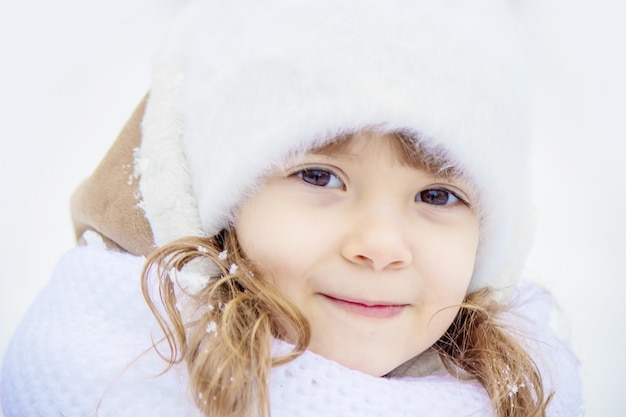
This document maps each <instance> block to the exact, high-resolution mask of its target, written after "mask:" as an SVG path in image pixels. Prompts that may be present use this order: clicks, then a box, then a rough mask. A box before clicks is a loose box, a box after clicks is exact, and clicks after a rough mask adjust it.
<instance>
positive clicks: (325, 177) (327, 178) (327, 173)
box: [293, 167, 346, 190]
mask: <svg viewBox="0 0 626 417" xmlns="http://www.w3.org/2000/svg"><path fill="white" fill-rule="evenodd" d="M310 173H315V176H316V177H317V178H316V179H317V180H320V178H321V182H325V183H324V184H316V183H315V182H312V181H307V180H306V179H305V175H307V174H310ZM293 175H295V176H297V177H299V178H300V179H301V180H302V181H304V182H305V183H307V184H310V185H312V186H314V187H325V188H326V187H328V188H341V189H343V190H345V188H346V185H345V184H344V182H343V181H342V180H341V178H339V176H338V175H336V174H335V173H333V172H332V171H331V170H329V169H323V168H315V167H311V168H305V169H301V170H299V171H296V172H294V173H293ZM333 178H335V181H334V182H339V184H334V185H329V184H330V183H331V182H333Z"/></svg>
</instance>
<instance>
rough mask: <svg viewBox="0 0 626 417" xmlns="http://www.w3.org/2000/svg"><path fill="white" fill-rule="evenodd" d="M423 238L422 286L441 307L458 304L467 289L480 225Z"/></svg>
mask: <svg viewBox="0 0 626 417" xmlns="http://www.w3.org/2000/svg"><path fill="white" fill-rule="evenodd" d="M439 232H440V233H438V234H433V235H432V236H434V237H433V238H431V239H426V240H424V241H422V242H421V244H420V248H419V249H418V252H417V253H418V257H419V260H418V262H419V264H420V265H421V270H422V276H423V277H424V280H423V281H422V283H421V285H422V288H421V290H422V291H423V292H424V293H428V294H429V297H428V300H430V303H431V304H432V305H438V306H439V307H440V308H443V307H447V306H451V305H458V304H459V303H461V302H462V301H463V299H464V297H465V295H466V293H467V288H468V286H469V283H470V281H471V278H472V273H473V270H474V264H475V261H476V252H477V249H478V236H479V232H478V226H477V225H476V224H473V223H468V224H467V226H466V227H463V228H456V229H450V230H449V231H441V230H440V231H439Z"/></svg>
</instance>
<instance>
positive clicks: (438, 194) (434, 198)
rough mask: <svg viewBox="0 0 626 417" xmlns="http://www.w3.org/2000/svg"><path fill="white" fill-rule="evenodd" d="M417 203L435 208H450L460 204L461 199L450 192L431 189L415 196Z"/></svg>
mask: <svg viewBox="0 0 626 417" xmlns="http://www.w3.org/2000/svg"><path fill="white" fill-rule="evenodd" d="M415 201H421V202H423V203H426V204H432V205H434V206H448V205H451V204H455V203H457V202H459V201H460V199H459V198H458V197H457V196H456V195H454V194H453V193H452V192H450V191H448V190H440V189H430V190H424V191H421V192H419V193H418V194H417V196H415Z"/></svg>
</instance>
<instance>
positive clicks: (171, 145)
mask: <svg viewBox="0 0 626 417" xmlns="http://www.w3.org/2000/svg"><path fill="white" fill-rule="evenodd" d="M509 6H510V5H509V4H508V2H505V1H502V0H479V1H474V2H461V1H457V0H441V1H421V0H411V1H409V0H385V1H383V0H346V1H341V2H330V1H308V0H302V1H286V0H260V1H238V2H231V1H217V0H211V1H208V0H207V1H201V2H196V3H195V4H193V5H192V6H191V7H190V8H189V9H188V11H187V15H186V17H185V18H184V19H182V20H181V22H180V23H179V25H178V28H177V29H175V30H174V32H173V34H172V35H171V36H170V38H169V40H168V41H167V42H166V43H165V46H164V48H163V49H162V50H161V52H160V53H159V56H158V57H157V59H156V60H155V76H154V83H153V89H152V91H151V95H150V100H149V105H148V108H147V112H146V117H145V121H144V124H143V128H144V138H143V142H144V143H143V145H142V150H141V153H142V157H141V158H140V163H141V164H145V165H143V169H141V170H140V171H141V174H142V177H141V191H142V194H143V198H144V209H145V211H146V214H147V218H148V220H149V221H150V223H151V226H152V228H153V231H154V234H155V238H156V241H157V242H156V243H157V244H159V245H161V244H164V243H167V242H168V241H170V240H172V239H173V238H176V237H182V236H186V235H201V236H211V235H213V234H215V233H217V232H218V231H219V230H220V229H222V228H224V227H225V226H227V225H228V224H230V223H232V221H233V219H234V217H235V215H236V211H237V207H238V204H240V203H241V202H242V201H243V200H244V199H245V198H247V197H248V196H250V195H252V193H253V192H254V189H255V187H256V186H257V185H258V182H259V180H260V179H261V178H262V177H263V175H264V174H266V173H267V172H268V171H269V170H271V169H272V168H274V167H278V166H280V165H281V163H283V161H284V160H285V158H287V157H288V155H290V154H292V153H294V152H303V151H306V150H307V149H311V148H312V147H314V146H317V145H321V144H323V143H325V142H327V141H329V140H332V139H333V138H335V137H336V136H337V135H340V134H345V133H350V132H355V131H359V130H362V129H374V130H377V131H380V132H389V131H397V130H401V131H404V132H408V133H411V134H413V135H414V136H415V137H416V138H417V139H418V140H419V141H420V142H421V143H422V144H424V145H425V146H426V147H427V148H429V149H430V150H432V151H433V152H435V153H438V154H441V155H444V156H445V157H447V158H448V159H449V160H450V161H451V162H452V163H454V164H455V165H456V166H458V167H459V168H460V170H461V171H462V172H463V174H464V175H466V176H467V178H469V179H470V181H471V182H472V183H473V185H474V186H475V187H476V189H477V193H478V196H479V199H478V200H479V201H478V204H477V210H478V211H479V213H480V216H481V221H482V223H481V243H480V248H479V253H478V256H477V262H476V267H475V271H474V275H473V278H472V282H471V284H470V288H469V291H470V292H471V291H475V290H477V289H480V288H483V287H485V286H492V287H496V288H506V287H509V286H511V285H512V284H513V283H514V282H515V280H517V279H518V277H519V273H520V270H521V265H522V263H523V261H524V259H525V255H526V252H527V249H528V245H529V239H528V237H529V236H528V230H529V227H528V220H527V217H528V216H527V207H526V205H527V200H528V199H527V196H528V194H527V181H528V172H527V165H526V164H527V157H528V152H529V145H530V143H529V142H530V140H529V132H528V123H527V118H526V99H525V90H526V85H527V84H526V70H525V68H526V67H525V64H524V62H525V60H524V55H523V52H522V51H523V47H522V45H521V44H520V40H519V36H518V35H519V34H518V29H517V28H518V26H519V25H518V23H517V22H516V21H515V19H514V17H513V13H512V11H511V10H509ZM157 161H158V162H157Z"/></svg>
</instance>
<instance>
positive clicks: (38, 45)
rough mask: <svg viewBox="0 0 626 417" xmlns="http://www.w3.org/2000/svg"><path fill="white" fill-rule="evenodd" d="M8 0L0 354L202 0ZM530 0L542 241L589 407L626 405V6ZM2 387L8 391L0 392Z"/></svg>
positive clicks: (1, 47)
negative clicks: (72, 202) (184, 11)
mask: <svg viewBox="0 0 626 417" xmlns="http://www.w3.org/2000/svg"><path fill="white" fill-rule="evenodd" d="M7 3H8V1H6V0H4V1H3V2H2V3H0V54H1V55H0V64H1V65H0V129H2V136H1V137H0V141H1V142H0V143H1V144H2V146H1V148H0V214H1V216H0V265H1V268H0V271H1V272H0V356H1V355H2V354H3V353H4V351H5V350H6V346H7V343H8V341H9V339H10V335H11V333H12V332H13V331H14V330H15V328H16V326H17V325H18V323H19V320H20V318H21V316H22V315H23V314H24V313H25V310H26V308H27V307H28V304H29V303H30V302H31V301H32V300H33V298H34V297H35V295H36V293H37V291H38V290H39V288H41V287H42V286H43V285H44V284H45V282H46V280H47V278H48V276H49V275H50V272H51V270H52V268H53V266H54V263H55V262H56V260H57V259H58V258H59V256H60V255H61V254H62V253H63V252H65V251H66V250H68V249H69V248H71V247H72V246H73V244H74V241H73V233H72V226H71V222H70V218H69V210H68V201H69V197H70V195H71V192H72V190H73V189H74V188H75V187H76V186H77V185H78V184H79V182H80V181H81V180H82V179H83V178H85V177H86V176H88V175H89V173H90V172H91V171H92V170H93V169H94V168H95V166H96V165H97V163H98V162H99V160H100V159H101V158H102V156H103V155H104V153H105V152H106V150H107V149H108V147H109V146H110V145H111V143H112V141H113V140H114V138H115V136H116V134H117V132H118V131H119V129H120V128H121V127H122V126H123V123H124V121H125V119H126V118H127V117H128V116H129V115H130V114H131V112H132V110H133V108H134V107H135V105H136V104H137V103H138V102H139V101H140V99H141V97H142V96H143V95H144V93H145V92H146V91H147V90H148V88H149V85H150V80H149V76H150V68H149V60H150V56H151V54H152V52H153V51H154V48H155V47H156V45H157V43H158V41H159V40H160V38H161V36H162V35H163V34H164V33H165V32H166V30H167V28H168V27H169V25H170V24H171V22H172V20H173V18H174V16H175V15H176V13H177V12H178V11H179V10H180V9H181V8H182V6H184V4H186V3H187V0H151V1H150V0H108V1H106V2H105V1H101V0H93V1H90V2H85V1H83V2H79V1H72V0H56V1H46V0H30V1H28V0H23V1H21V2H19V3H17V2H15V3H12V4H7ZM623 4H624V3H623V2H620V1H619V0H598V1H594V2H592V1H590V0H586V1H583V0H571V1H566V0H543V1H540V0H529V1H527V2H526V5H525V9H526V12H527V17H526V18H527V21H528V28H529V31H530V32H529V33H530V40H531V44H532V45H533V46H532V48H531V51H532V55H533V56H534V58H535V59H536V61H537V75H538V85H539V87H538V88H537V91H536V92H535V93H536V94H535V96H536V103H535V106H534V109H535V110H536V116H537V118H536V126H535V127H536V128H535V133H536V137H537V139H538V141H537V145H536V149H535V160H534V163H535V165H536V168H537V169H536V175H535V185H536V190H537V191H536V196H535V203H536V205H537V209H538V214H537V225H538V232H537V243H536V245H535V248H534V250H533V254H532V258H531V263H530V268H529V273H530V275H531V276H533V277H534V278H535V279H536V280H540V281H541V282H542V283H544V284H545V285H546V286H547V287H549V288H550V289H551V290H552V291H553V293H554V294H555V296H556V298H557V300H558V302H559V304H560V305H561V307H562V309H563V311H564V313H565V319H566V321H567V323H568V324H569V328H570V337H571V339H572V342H573V346H574V349H575V351H576V353H577V354H578V356H579V358H580V360H581V362H582V375H583V381H584V387H585V396H586V400H587V407H586V408H587V413H586V415H587V416H593V417H596V416H597V417H611V416H614V417H618V416H624V415H626V400H625V399H624V398H625V395H624V394H623V392H622V391H623V389H624V387H625V386H626V359H624V355H625V352H626V337H624V336H623V335H622V332H624V330H625V329H626V325H624V323H623V321H624V320H625V319H626V307H625V305H626V302H625V301H624V294H625V292H626V291H625V290H626V236H625V235H626V174H625V172H624V168H623V165H624V162H623V159H624V157H623V155H624V151H626V146H625V145H624V144H623V141H624V132H625V131H626V80H625V77H626V46H625V45H626V6H625V5H623ZM0 395H1V393H0Z"/></svg>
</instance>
